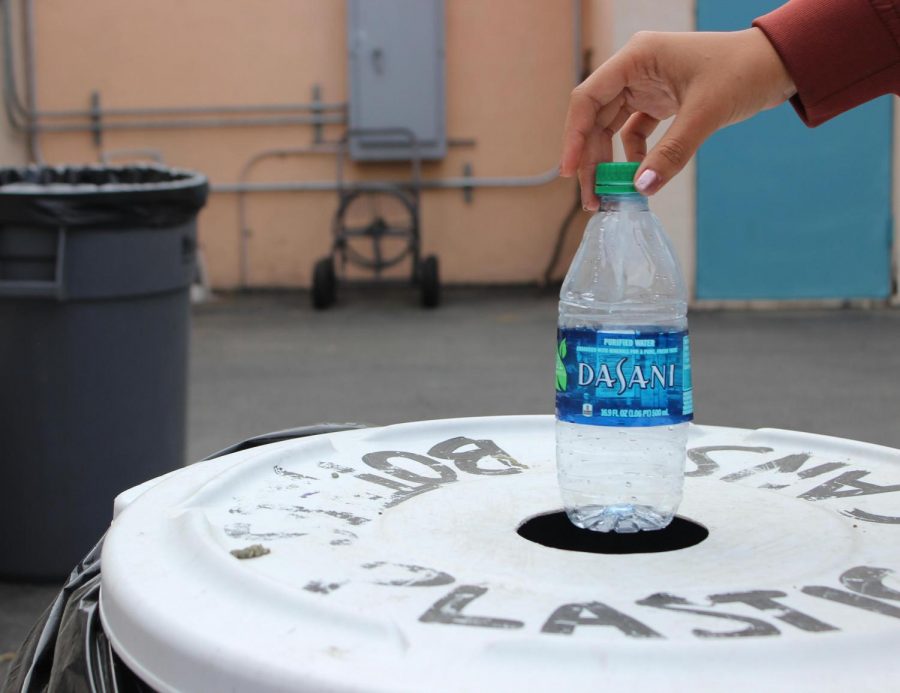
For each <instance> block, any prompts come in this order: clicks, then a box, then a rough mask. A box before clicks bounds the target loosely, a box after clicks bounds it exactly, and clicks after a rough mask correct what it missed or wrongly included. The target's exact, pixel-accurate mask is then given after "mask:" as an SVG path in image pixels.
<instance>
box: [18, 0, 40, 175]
mask: <svg viewBox="0 0 900 693" xmlns="http://www.w3.org/2000/svg"><path fill="white" fill-rule="evenodd" d="M22 22H23V25H24V26H23V30H24V31H25V76H26V82H25V107H26V109H27V112H26V113H27V116H28V126H29V127H28V146H29V148H30V149H31V158H32V159H34V160H35V161H36V162H37V163H39V164H42V163H44V154H43V152H42V151H41V143H40V140H39V139H38V133H37V129H36V128H37V124H38V123H37V118H36V117H35V115H34V112H35V110H36V108H37V69H36V68H35V43H34V41H35V39H34V3H33V1H32V0H25V16H24V18H23V20H22ZM13 84H15V82H13Z"/></svg>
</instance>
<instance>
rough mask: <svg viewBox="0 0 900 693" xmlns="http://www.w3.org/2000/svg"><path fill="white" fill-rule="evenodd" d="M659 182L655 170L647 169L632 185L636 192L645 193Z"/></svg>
mask: <svg viewBox="0 0 900 693" xmlns="http://www.w3.org/2000/svg"><path fill="white" fill-rule="evenodd" d="M658 182H659V174H658V173H657V172H656V171H653V170H651V169H649V168H648V169H647V170H646V171H644V172H643V173H642V174H641V175H639V176H638V177H637V180H636V181H634V187H635V188H637V190H638V192H642V193H645V192H647V191H648V190H650V189H651V188H652V187H654V186H655V185H656V184H657V183H658Z"/></svg>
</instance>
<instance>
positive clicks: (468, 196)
mask: <svg viewBox="0 0 900 693" xmlns="http://www.w3.org/2000/svg"><path fill="white" fill-rule="evenodd" d="M462 174H463V178H471V177H472V164H470V163H468V162H467V163H465V164H463V173H462ZM462 191H463V199H464V200H465V201H466V204H472V198H473V197H474V194H473V193H474V192H475V188H474V187H473V186H471V185H465V186H463V189H462Z"/></svg>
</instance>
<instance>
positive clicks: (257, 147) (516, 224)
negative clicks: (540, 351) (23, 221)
mask: <svg viewBox="0 0 900 693" xmlns="http://www.w3.org/2000/svg"><path fill="white" fill-rule="evenodd" d="M574 6H575V4H574V3H569V2H567V3H562V2H547V1H546V0H515V1H513V0H504V1H502V2H490V3H485V2H479V0H448V1H447V3H446V47H447V52H446V54H447V57H446V61H447V69H446V74H447V95H446V101H447V124H448V128H447V129H448V135H449V137H451V138H464V139H474V140H475V144H474V146H462V147H451V149H450V150H449V153H448V155H447V157H446V158H445V159H444V160H443V161H440V162H434V163H427V164H425V166H424V171H423V173H424V176H425V177H434V178H443V177H458V176H460V175H462V172H463V168H464V166H465V165H466V164H469V165H470V166H471V168H472V172H473V174H474V175H475V176H523V175H534V174H538V173H541V172H544V171H547V170H548V169H551V168H552V167H554V166H555V165H556V164H557V163H558V156H559V142H560V136H561V131H562V123H563V119H564V115H565V109H566V105H567V100H568V93H569V91H570V89H571V88H572V81H573V64H572V63H573V27H574V20H573V14H572V10H573V7H574ZM35 10H36V37H37V40H36V44H37V69H38V75H39V80H38V94H37V101H38V105H39V108H41V109H72V108H86V107H87V106H88V105H89V100H90V94H91V92H92V91H95V90H96V91H98V92H99V94H100V98H101V101H102V104H103V106H104V107H109V108H122V107H158V106H197V105H212V104H252V103H269V104H271V103H285V102H305V101H309V100H310V94H311V90H312V88H313V85H315V84H319V85H321V89H322V99H323V100H324V101H326V102H336V101H344V100H345V99H346V98H347V75H346V66H347V65H346V38H345V34H346V28H345V11H346V8H345V3H343V2H338V1H336V0H334V1H330V2H322V1H320V0H267V2H266V3H259V4H252V5H251V4H248V3H246V2H242V1H241V0H193V2H190V3H180V2H176V0H157V2H153V3H110V2H102V1H101V0H88V1H87V2H82V3H71V2H67V1H66V0H42V1H41V2H38V3H35ZM341 129H342V127H341V126H329V127H326V129H325V136H326V138H329V139H334V138H336V137H338V136H339V133H340V132H341ZM311 141H312V128H311V127H310V126H305V125H300V126H289V127H251V128H237V127H229V128H217V129H210V130H201V129H192V130H177V129H174V130H173V129H161V130H139V131H109V132H106V133H105V134H104V138H103V150H104V151H106V152H107V153H108V154H110V153H111V154H114V153H115V152H116V151H119V150H134V149H156V150H159V152H160V153H161V154H162V156H163V158H164V160H165V162H166V163H167V164H169V165H174V166H183V167H190V168H195V169H198V170H200V171H203V172H205V173H207V175H208V176H209V178H210V180H211V181H212V182H213V183H214V184H217V183H233V182H236V181H237V179H238V176H239V173H240V170H241V168H242V166H243V165H244V163H245V162H246V161H247V160H248V159H249V158H250V157H251V156H253V155H254V154H255V153H257V152H259V151H261V150H264V149H268V148H274V147H297V146H304V145H308V144H310V143H311ZM41 143H42V145H43V150H44V155H45V157H46V159H47V161H48V162H51V163H59V162H84V161H96V160H97V159H98V157H99V155H100V154H101V152H100V151H99V150H98V148H97V147H96V146H94V144H93V142H92V138H91V136H90V134H88V133H62V134H59V133H47V134H44V135H42V137H41ZM334 170H335V162H334V157H333V156H331V155H314V156H307V157H286V158H283V159H270V160H266V161H263V162H261V163H260V164H259V165H258V166H256V167H255V168H254V169H253V172H252V175H251V177H250V179H251V180H252V181H254V182H264V181H270V182H274V181H285V180H300V181H310V180H334V176H335V173H334ZM407 171H408V167H406V166H405V165H403V164H392V165H359V166H356V165H351V166H349V167H348V169H347V175H348V178H361V177H366V178H373V177H374V178H391V179H394V178H403V177H405V176H406V172H407ZM573 197H574V196H573V191H572V185H571V183H570V182H569V181H556V182H553V183H550V184H548V185H544V186H540V187H532V188H516V189H476V190H475V191H474V194H473V199H472V202H471V203H467V202H466V201H465V199H464V195H463V193H462V192H461V191H459V190H448V191H425V192H424V193H423V196H422V206H421V217H422V236H423V250H424V252H426V253H437V254H438V255H439V256H440V260H441V265H442V275H443V279H444V280H445V281H446V282H452V283H511V282H512V283H515V282H531V281H534V280H536V279H538V278H539V277H540V276H541V275H542V273H543V270H544V266H545V265H546V262H547V260H548V258H549V255H550V253H551V250H552V248H553V244H554V241H555V235H556V231H557V228H558V226H559V223H560V221H561V220H562V218H563V217H564V215H565V214H566V212H567V210H568V209H569V207H570V205H571V203H572V200H573ZM246 202H247V222H248V223H247V226H248V228H249V230H250V232H251V235H250V237H249V240H248V253H247V270H248V280H249V281H248V283H249V285H251V286H260V287H263V286H265V287H273V286H277V287H293V286H307V285H308V284H309V281H310V273H311V268H312V264H313V261H314V260H315V259H316V258H318V257H319V256H321V255H323V254H325V253H326V252H327V250H328V248H329V238H330V236H329V234H330V225H331V217H332V215H333V213H334V210H335V208H336V205H337V195H336V194H335V193H333V192H332V193H328V192H316V193H297V192H279V193H250V194H248V195H247V197H246ZM237 214H238V212H237V196H236V195H235V194H232V193H215V194H213V195H212V197H211V199H210V202H209V205H208V207H207V208H206V209H205V210H204V211H203V212H202V213H201V217H200V236H201V244H202V248H203V252H204V257H205V261H206V264H207V268H208V272H209V275H210V278H211V280H212V282H213V285H214V286H216V287H235V286H237V285H238V284H239V268H240V259H239V240H240V234H239V229H238V221H237Z"/></svg>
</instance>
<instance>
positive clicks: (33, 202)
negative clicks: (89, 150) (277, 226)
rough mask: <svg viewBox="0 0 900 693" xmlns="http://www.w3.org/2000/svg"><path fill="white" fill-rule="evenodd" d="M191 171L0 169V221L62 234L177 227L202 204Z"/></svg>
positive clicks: (198, 181) (204, 191) (202, 186)
mask: <svg viewBox="0 0 900 693" xmlns="http://www.w3.org/2000/svg"><path fill="white" fill-rule="evenodd" d="M208 194H209V185H208V183H207V182H206V179H205V178H204V177H203V176H201V175H200V174H198V173H194V172H193V171H185V170H180V169H173V168H166V167H163V166H154V165H141V166H24V167H21V168H3V169H0V219H3V220H4V222H5V223H7V224H12V223H20V224H27V225H30V226H34V225H40V226H50V227H53V226H64V227H67V228H72V229H78V228H95V229H96V228H99V229H103V228H114V229H118V228H122V226H123V225H127V226H132V227H141V228H164V227H169V226H177V225H178V224H183V223H185V222H188V221H190V220H191V219H193V218H194V217H195V216H196V215H197V212H199V211H200V208H201V207H203V205H204V204H205V203H206V197H207V195H208Z"/></svg>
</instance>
